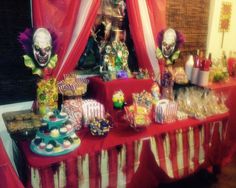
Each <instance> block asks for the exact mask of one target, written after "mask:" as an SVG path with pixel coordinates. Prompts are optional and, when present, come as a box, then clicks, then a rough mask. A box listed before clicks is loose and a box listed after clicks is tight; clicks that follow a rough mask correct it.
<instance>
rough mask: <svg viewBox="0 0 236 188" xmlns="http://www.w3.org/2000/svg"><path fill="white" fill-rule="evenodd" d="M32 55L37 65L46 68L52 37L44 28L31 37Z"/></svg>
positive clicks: (50, 51)
mask: <svg viewBox="0 0 236 188" xmlns="http://www.w3.org/2000/svg"><path fill="white" fill-rule="evenodd" d="M32 48H33V54H34V58H35V60H36V61H37V63H38V65H39V66H40V67H42V68H44V67H46V66H47V64H48V62H49V60H50V58H51V54H52V37H51V34H50V33H49V31H48V30H47V29H45V28H38V29H37V30H36V31H35V33H34V35H33V46H32Z"/></svg>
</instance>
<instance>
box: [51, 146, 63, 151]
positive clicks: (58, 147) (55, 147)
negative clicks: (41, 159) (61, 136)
mask: <svg viewBox="0 0 236 188" xmlns="http://www.w3.org/2000/svg"><path fill="white" fill-rule="evenodd" d="M61 150H62V148H61V146H60V144H57V145H56V146H54V147H53V151H54V152H60V151H61Z"/></svg>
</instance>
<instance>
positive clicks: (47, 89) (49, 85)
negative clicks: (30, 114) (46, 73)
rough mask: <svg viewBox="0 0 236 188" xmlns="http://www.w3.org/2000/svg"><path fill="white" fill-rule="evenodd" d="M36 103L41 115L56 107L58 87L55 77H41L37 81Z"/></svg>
mask: <svg viewBox="0 0 236 188" xmlns="http://www.w3.org/2000/svg"><path fill="white" fill-rule="evenodd" d="M37 103H38V110H39V113H40V114H41V115H45V114H46V113H47V112H49V111H53V110H56V109H57V108H58V88H57V81H56V79H55V78H51V79H41V80H40V81H39V82H38V83H37Z"/></svg>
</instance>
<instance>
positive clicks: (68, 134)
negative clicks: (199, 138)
mask: <svg viewBox="0 0 236 188" xmlns="http://www.w3.org/2000/svg"><path fill="white" fill-rule="evenodd" d="M42 124H43V125H42V126H41V127H40V128H39V130H38V131H37V133H36V136H35V138H34V139H33V140H32V141H31V144H30V149H31V150H32V151H33V152H34V153H37V154H39V155H43V156H59V155H64V154H67V153H69V152H71V151H73V150H75V149H76V148H77V147H78V146H79V145H80V142H81V141H80V138H79V137H78V136H77V135H76V134H75V130H74V128H73V126H72V125H71V124H70V122H69V121H68V116H67V114H66V113H64V112H63V113H58V112H50V113H48V114H47V115H46V116H45V117H44V118H43V120H42Z"/></svg>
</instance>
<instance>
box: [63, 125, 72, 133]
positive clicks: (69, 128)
mask: <svg viewBox="0 0 236 188" xmlns="http://www.w3.org/2000/svg"><path fill="white" fill-rule="evenodd" d="M65 127H66V129H67V131H68V132H69V131H71V130H72V129H73V126H72V125H71V124H66V126H65Z"/></svg>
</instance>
